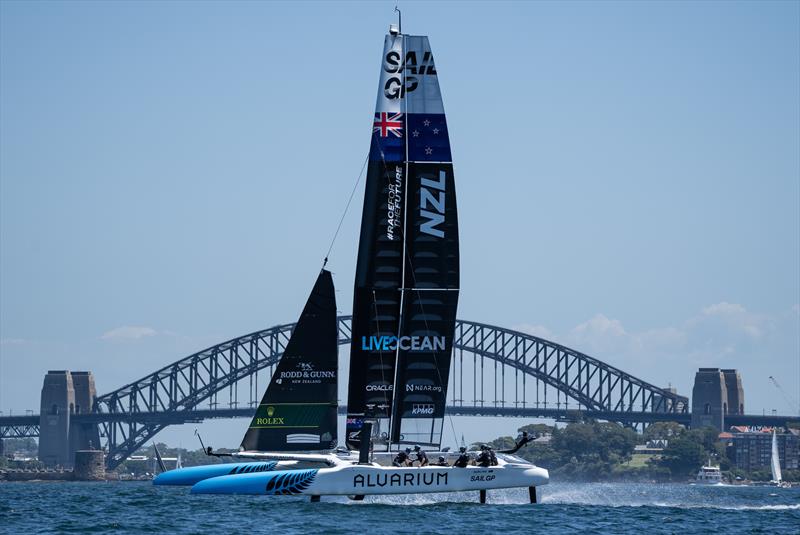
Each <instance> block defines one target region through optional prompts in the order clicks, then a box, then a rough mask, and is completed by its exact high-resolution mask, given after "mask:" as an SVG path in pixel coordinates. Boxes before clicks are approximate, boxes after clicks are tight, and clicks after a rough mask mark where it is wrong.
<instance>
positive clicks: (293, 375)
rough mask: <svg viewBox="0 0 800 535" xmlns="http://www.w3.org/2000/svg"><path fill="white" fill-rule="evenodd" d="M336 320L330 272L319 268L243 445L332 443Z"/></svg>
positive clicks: (301, 447) (286, 447)
mask: <svg viewBox="0 0 800 535" xmlns="http://www.w3.org/2000/svg"><path fill="white" fill-rule="evenodd" d="M337 364H338V325H337V320H336V297H335V294H334V287H333V278H332V277H331V274H330V272H329V271H326V270H324V269H323V270H322V271H321V272H320V274H319V276H318V277H317V282H316V283H315V284H314V289H313V290H312V291H311V295H310V296H309V297H308V301H307V302H306V305H305V307H304V308H303V313H302V314H301V315H300V319H299V321H298V322H297V325H296V326H295V329H294V331H293V332H292V336H291V338H290V339H289V342H288V344H287V345H286V349H285V350H284V352H283V357H281V360H280V362H279V363H278V366H277V368H276V369H275V372H274V373H273V375H272V381H271V382H270V384H269V386H268V387H267V391H266V393H265V394H264V397H263V399H262V400H261V403H260V404H259V406H258V409H257V410H256V415H255V417H254V418H253V420H252V422H251V423H250V427H249V428H248V429H247V433H245V436H244V439H242V445H241V449H242V450H245V451H270V452H281V451H318V450H329V449H333V448H335V447H336V410H337V403H338V402H337V377H336V374H337Z"/></svg>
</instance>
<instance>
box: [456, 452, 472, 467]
mask: <svg viewBox="0 0 800 535" xmlns="http://www.w3.org/2000/svg"><path fill="white" fill-rule="evenodd" d="M468 464H469V455H467V454H466V453H462V454H461V455H460V456H459V457H458V459H456V462H455V463H453V466H455V467H456V468H466V467H467V465H468Z"/></svg>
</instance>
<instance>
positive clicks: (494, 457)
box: [487, 446, 497, 466]
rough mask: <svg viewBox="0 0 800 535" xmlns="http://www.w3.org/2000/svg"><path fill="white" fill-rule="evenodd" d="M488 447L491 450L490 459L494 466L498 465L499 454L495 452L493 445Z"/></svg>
mask: <svg viewBox="0 0 800 535" xmlns="http://www.w3.org/2000/svg"><path fill="white" fill-rule="evenodd" d="M487 449H488V450H489V459H490V462H491V464H492V466H497V455H495V454H494V450H493V449H492V447H491V446H487Z"/></svg>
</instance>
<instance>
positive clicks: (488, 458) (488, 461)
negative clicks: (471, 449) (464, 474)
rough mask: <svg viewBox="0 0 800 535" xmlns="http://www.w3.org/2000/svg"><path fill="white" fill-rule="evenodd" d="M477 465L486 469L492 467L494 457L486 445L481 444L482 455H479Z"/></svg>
mask: <svg viewBox="0 0 800 535" xmlns="http://www.w3.org/2000/svg"><path fill="white" fill-rule="evenodd" d="M477 464H478V466H482V467H484V468H486V467H488V466H492V455H491V453H489V447H488V446H487V445H486V444H481V453H480V454H479V455H478V459H477Z"/></svg>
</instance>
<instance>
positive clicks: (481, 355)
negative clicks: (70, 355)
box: [0, 316, 775, 468]
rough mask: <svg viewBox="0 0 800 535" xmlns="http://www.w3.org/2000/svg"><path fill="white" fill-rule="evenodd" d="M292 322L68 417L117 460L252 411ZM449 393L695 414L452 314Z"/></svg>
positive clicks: (604, 415) (472, 404) (497, 404)
mask: <svg viewBox="0 0 800 535" xmlns="http://www.w3.org/2000/svg"><path fill="white" fill-rule="evenodd" d="M338 324H339V344H340V345H344V344H349V343H350V337H351V331H350V316H340V317H339V319H338ZM293 327H294V324H293V323H291V324H284V325H277V326H275V327H271V328H269V329H265V330H262V331H257V332H254V333H251V334H246V335H244V336H240V337H237V338H234V339H231V340H228V341H226V342H222V343H220V344H217V345H214V346H212V347H209V348H207V349H204V350H203V351H199V352H197V353H194V354H192V355H189V356H187V357H185V358H182V359H180V360H178V361H176V362H173V363H172V364H169V365H167V366H165V367H163V368H161V369H160V370H157V371H155V372H153V373H151V374H149V375H146V376H145V377H142V378H141V379H138V380H136V381H133V382H132V383H130V384H127V385H125V386H123V387H121V388H118V389H116V390H114V391H112V392H109V393H107V394H104V395H101V396H98V397H97V398H96V400H95V402H94V406H93V407H92V410H91V411H87V412H84V413H77V414H74V415H73V416H72V421H73V422H75V423H79V424H96V425H97V426H98V427H99V430H100V437H101V441H102V442H103V444H102V446H103V447H104V448H105V449H106V451H107V452H108V456H107V461H106V463H107V466H108V468H114V467H116V466H118V465H119V464H120V463H121V462H122V461H124V460H125V458H126V457H127V456H129V455H130V454H132V453H133V452H134V451H136V450H137V449H139V448H141V447H142V446H143V445H145V444H146V443H148V442H149V441H150V440H151V439H152V438H153V437H154V436H155V435H156V434H157V433H158V432H159V431H161V430H163V429H164V428H166V427H167V426H170V425H179V424H185V423H190V422H200V421H203V420H204V419H207V418H234V417H252V415H253V413H254V411H255V407H256V406H257V404H258V402H259V401H260V398H261V395H262V393H263V390H264V389H265V388H266V386H267V384H268V381H269V378H270V377H271V375H272V372H273V371H274V368H275V365H276V364H277V362H278V360H279V359H280V357H281V355H282V354H283V351H284V349H285V347H286V344H287V343H288V341H289V337H290V335H291V333H292V329H293ZM448 398H449V399H448V405H447V413H448V414H450V415H453V416H488V417H497V416H525V417H531V418H534V417H540V418H554V419H558V420H577V419H580V418H582V417H590V418H597V419H602V420H608V421H615V422H620V423H622V424H624V425H629V426H644V425H647V424H649V423H653V422H657V421H677V422H680V423H683V424H687V425H688V424H689V423H690V419H691V415H690V412H689V400H688V398H686V397H684V396H681V395H678V394H677V393H675V392H673V391H670V390H666V389H663V388H660V387H658V386H655V385H653V384H651V383H649V382H647V381H644V380H642V379H638V378H636V377H633V376H632V375H630V374H628V373H625V372H624V371H622V370H620V369H618V368H615V367H613V366H610V365H608V364H606V363H604V362H602V361H600V360H598V359H595V358H592V357H590V356H588V355H586V354H584V353H581V352H579V351H575V350H573V349H570V348H568V347H564V346H562V345H559V344H557V343H553V342H550V341H548V340H544V339H542V338H539V337H536V336H533V335H530V334H526V333H522V332H517V331H513V330H509V329H505V328H501V327H495V326H492V325H486V324H483V323H477V322H473V321H466V320H458V321H457V323H456V332H455V339H454V347H453V360H452V365H451V370H450V378H449V389H448ZM343 410H344V407H340V412H342V411H343ZM752 418H757V417H752ZM752 418H751V419H752ZM767 418H769V417H767ZM728 420H729V421H730V418H728ZM39 423H40V416H39V415H36V414H28V415H25V416H0V438H10V437H38V436H39ZM731 423H736V422H731ZM762 423H765V424H769V423H775V422H767V421H766V420H765V421H764V422H762Z"/></svg>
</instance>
